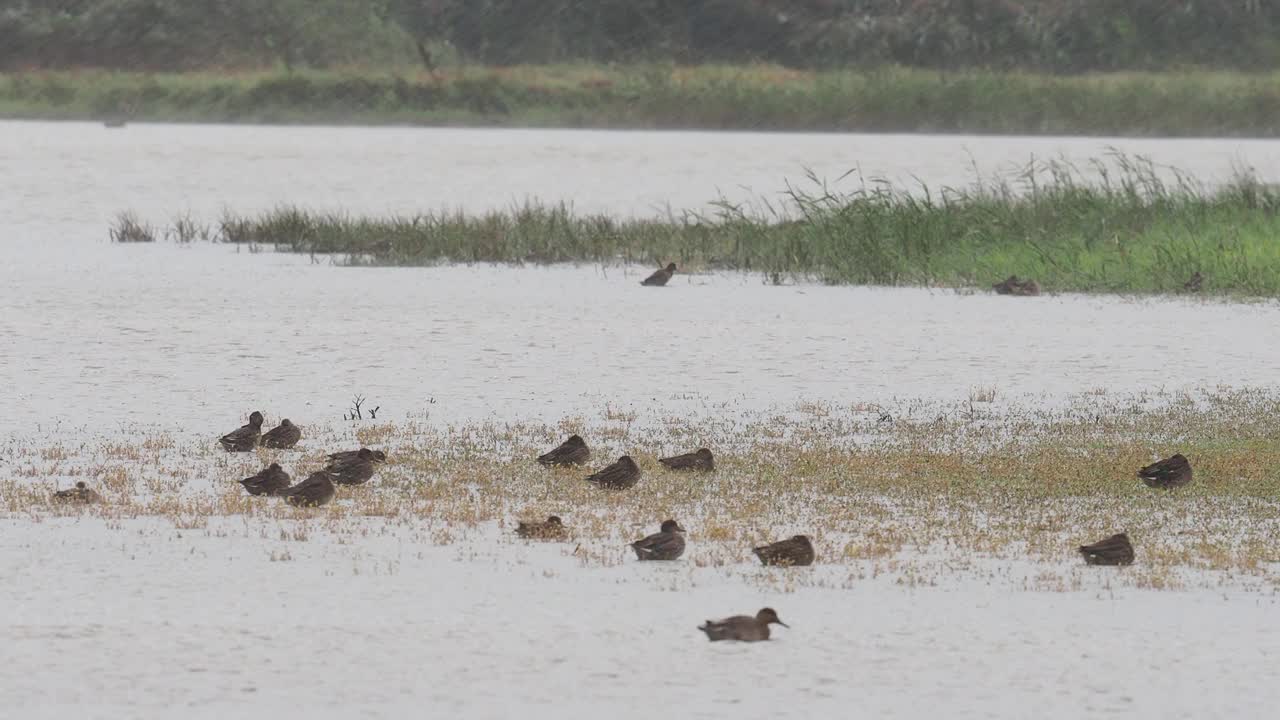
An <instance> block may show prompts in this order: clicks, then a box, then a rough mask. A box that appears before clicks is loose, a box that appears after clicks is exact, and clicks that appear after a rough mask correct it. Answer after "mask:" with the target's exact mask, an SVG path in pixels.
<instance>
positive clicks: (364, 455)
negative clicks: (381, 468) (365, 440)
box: [356, 448, 375, 460]
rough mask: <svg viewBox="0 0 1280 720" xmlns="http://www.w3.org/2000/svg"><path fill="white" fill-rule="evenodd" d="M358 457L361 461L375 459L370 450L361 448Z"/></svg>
mask: <svg viewBox="0 0 1280 720" xmlns="http://www.w3.org/2000/svg"><path fill="white" fill-rule="evenodd" d="M356 457H358V458H360V459H361V460H373V458H374V457H375V456H374V454H373V451H372V450H370V449H369V448H360V452H358V453H356Z"/></svg>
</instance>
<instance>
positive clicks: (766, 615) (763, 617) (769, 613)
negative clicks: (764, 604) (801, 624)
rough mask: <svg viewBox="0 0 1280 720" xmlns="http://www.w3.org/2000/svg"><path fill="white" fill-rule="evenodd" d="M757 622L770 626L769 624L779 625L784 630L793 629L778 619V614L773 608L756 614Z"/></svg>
mask: <svg viewBox="0 0 1280 720" xmlns="http://www.w3.org/2000/svg"><path fill="white" fill-rule="evenodd" d="M756 620H757V621H758V622H762V623H764V624H765V625H768V624H769V623H777V624H779V625H781V626H782V627H784V628H789V627H791V626H790V625H788V624H786V623H784V622H782V619H781V618H779V617H778V613H777V612H776V611H774V609H773V608H764V609H763V610H761V611H760V612H758V613H756Z"/></svg>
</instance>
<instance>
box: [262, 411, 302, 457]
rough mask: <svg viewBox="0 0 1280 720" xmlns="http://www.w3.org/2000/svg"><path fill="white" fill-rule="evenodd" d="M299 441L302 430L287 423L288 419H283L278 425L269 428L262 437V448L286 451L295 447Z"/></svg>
mask: <svg viewBox="0 0 1280 720" xmlns="http://www.w3.org/2000/svg"><path fill="white" fill-rule="evenodd" d="M301 439H302V430H301V429H300V428H299V427H298V426H297V425H294V424H293V423H292V422H289V418H285V419H283V420H281V421H280V424H279V425H277V426H275V427H273V428H271V430H269V431H268V432H267V433H266V434H264V435H263V436H262V446H263V447H269V448H280V449H282V450H288V449H290V448H292V447H293V446H294V445H297V444H298V441H299V440H301Z"/></svg>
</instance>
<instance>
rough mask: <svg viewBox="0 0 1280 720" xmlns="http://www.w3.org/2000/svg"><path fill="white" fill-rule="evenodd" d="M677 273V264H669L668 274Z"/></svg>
mask: <svg viewBox="0 0 1280 720" xmlns="http://www.w3.org/2000/svg"><path fill="white" fill-rule="evenodd" d="M675 271H676V264H675V263H667V272H669V273H673V272H675Z"/></svg>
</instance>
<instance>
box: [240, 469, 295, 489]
mask: <svg viewBox="0 0 1280 720" xmlns="http://www.w3.org/2000/svg"><path fill="white" fill-rule="evenodd" d="M289 482H290V479H289V473H287V472H285V471H284V469H283V468H281V467H280V463H271V464H270V465H268V466H267V467H265V468H263V469H262V470H260V471H259V472H258V474H257V475H254V476H253V477H247V478H245V479H243V480H241V481H240V484H241V485H243V486H244V489H245V490H248V491H249V494H250V495H275V494H277V493H279V492H280V491H281V490H284V489H285V488H288V487H289Z"/></svg>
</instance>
